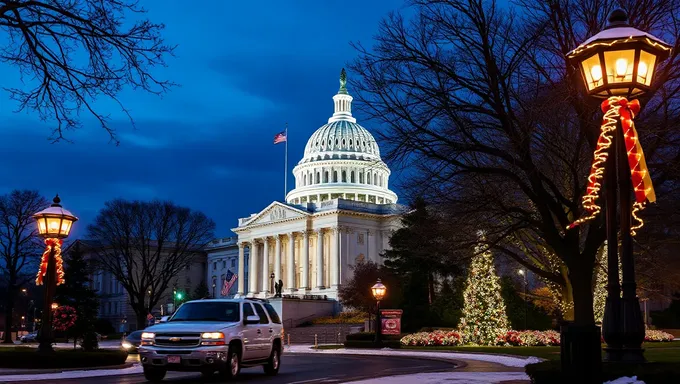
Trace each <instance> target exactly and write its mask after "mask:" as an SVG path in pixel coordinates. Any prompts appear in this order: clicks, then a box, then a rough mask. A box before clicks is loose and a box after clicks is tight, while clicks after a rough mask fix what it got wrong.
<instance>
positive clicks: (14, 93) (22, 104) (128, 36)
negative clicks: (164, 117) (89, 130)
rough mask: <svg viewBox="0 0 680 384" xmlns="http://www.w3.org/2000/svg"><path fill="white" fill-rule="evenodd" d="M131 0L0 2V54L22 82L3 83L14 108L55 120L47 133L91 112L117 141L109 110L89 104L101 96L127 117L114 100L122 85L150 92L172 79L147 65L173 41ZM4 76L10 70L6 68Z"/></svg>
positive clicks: (159, 62) (56, 134) (60, 135)
mask: <svg viewBox="0 0 680 384" xmlns="http://www.w3.org/2000/svg"><path fill="white" fill-rule="evenodd" d="M139 4H140V2H138V1H134V0H79V1H73V0H31V1H26V0H0V31H2V32H4V33H3V36H6V37H4V40H3V41H2V42H1V43H0V60H2V61H3V62H6V63H9V64H10V65H13V66H14V67H16V69H17V75H18V76H21V78H22V80H23V79H26V80H30V81H27V82H24V83H23V84H24V85H25V86H24V87H22V88H5V90H6V91H8V92H9V94H10V97H11V98H12V99H13V100H14V101H16V102H17V103H18V106H19V108H18V109H19V111H27V112H31V113H35V114H37V115H38V116H40V118H42V119H43V120H54V121H56V124H57V125H56V127H55V128H54V130H53V132H52V133H53V136H52V139H54V140H55V141H58V140H61V139H64V131H67V130H70V129H75V128H79V127H80V126H81V125H82V124H81V121H80V119H81V116H80V113H81V112H83V111H84V112H89V113H90V114H91V115H93V116H94V117H95V118H96V119H97V121H98V122H99V124H100V125H101V127H102V128H104V129H105V130H106V131H107V132H108V133H109V135H110V137H111V139H112V140H113V141H114V142H116V143H117V142H118V141H117V139H116V135H115V132H114V129H113V128H112V127H111V126H110V124H109V119H108V116H107V115H105V114H102V113H101V112H97V111H96V109H95V105H94V102H95V100H96V99H97V98H99V97H101V96H104V97H106V98H109V99H111V100H113V101H114V102H115V103H116V104H118V105H119V106H120V108H121V109H122V110H123V112H124V113H125V114H127V116H128V117H129V118H130V121H131V122H132V117H131V115H130V113H129V112H128V110H127V109H126V108H125V106H124V105H123V103H122V102H121V101H120V99H119V98H118V94H119V92H120V91H121V90H122V89H123V88H124V87H126V86H129V87H131V88H133V89H143V90H145V91H147V92H151V93H154V94H162V93H165V92H166V91H167V90H168V88H169V87H170V86H172V85H173V84H172V83H170V82H168V81H165V80H160V79H158V78H156V77H155V76H154V75H153V74H152V73H151V70H152V69H153V68H154V67H157V66H165V58H166V57H167V56H168V55H172V53H173V49H174V47H171V46H168V45H166V44H165V43H164V41H163V39H162V38H161V32H162V31H163V29H164V28H165V26H164V25H163V24H157V23H153V22H151V21H149V20H148V19H144V18H142V17H141V15H140V14H142V13H145V12H146V11H145V10H144V9H143V8H141V7H140V5H139ZM5 75H7V76H9V74H5Z"/></svg>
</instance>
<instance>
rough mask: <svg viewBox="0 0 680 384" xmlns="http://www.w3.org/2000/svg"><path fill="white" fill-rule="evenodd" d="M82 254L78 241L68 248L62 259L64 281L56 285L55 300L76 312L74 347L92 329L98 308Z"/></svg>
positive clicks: (72, 331) (73, 330)
mask: <svg viewBox="0 0 680 384" xmlns="http://www.w3.org/2000/svg"><path fill="white" fill-rule="evenodd" d="M84 256H85V255H84V253H83V251H82V249H81V246H80V243H79V242H76V243H75V244H74V245H73V247H71V248H70V249H69V250H68V254H67V256H66V258H65V261H64V264H65V266H64V272H65V273H66V282H65V283H64V284H62V285H59V286H57V292H56V300H55V301H56V302H57V303H59V304H60V305H70V306H72V307H73V308H75V309H76V313H77V314H78V318H77V320H76V324H75V326H73V328H72V329H71V335H72V336H73V337H74V341H73V344H74V348H75V346H76V342H77V340H78V338H80V337H82V336H83V335H84V334H85V333H87V332H89V331H93V330H94V324H95V321H96V320H97V311H98V309H99V300H98V298H97V294H96V292H95V291H94V290H93V289H92V288H90V278H89V266H88V264H89V263H88V261H87V260H86V259H85V257H84Z"/></svg>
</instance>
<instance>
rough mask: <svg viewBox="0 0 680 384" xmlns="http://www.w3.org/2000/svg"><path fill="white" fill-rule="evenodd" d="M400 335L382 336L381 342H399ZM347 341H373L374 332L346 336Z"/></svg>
mask: <svg viewBox="0 0 680 384" xmlns="http://www.w3.org/2000/svg"><path fill="white" fill-rule="evenodd" d="M401 338H402V335H382V339H383V340H396V341H399V340H401ZM347 340H348V341H373V340H375V332H358V333H350V334H349V335H347Z"/></svg>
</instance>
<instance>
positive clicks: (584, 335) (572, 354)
mask: <svg viewBox="0 0 680 384" xmlns="http://www.w3.org/2000/svg"><path fill="white" fill-rule="evenodd" d="M560 331H561V332H560V339H561V340H560V358H561V361H562V372H563V373H564V374H565V375H566V376H567V377H568V379H569V380H571V381H570V382H579V383H582V384H584V383H595V382H597V378H599V377H600V372H601V371H602V357H601V349H600V337H601V331H600V327H598V326H596V325H592V326H591V325H574V324H566V325H563V326H562V327H561V330H560ZM600 383H601V381H600Z"/></svg>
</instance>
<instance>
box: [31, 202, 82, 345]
mask: <svg viewBox="0 0 680 384" xmlns="http://www.w3.org/2000/svg"><path fill="white" fill-rule="evenodd" d="M60 202H61V199H59V195H57V196H56V197H55V198H54V200H53V204H52V205H51V206H49V207H48V208H46V209H44V210H42V211H40V212H38V213H36V214H35V215H33V218H34V219H35V220H36V222H37V224H38V233H39V235H40V237H42V238H43V239H45V244H46V246H47V248H46V249H45V252H44V253H43V255H42V260H41V262H40V269H39V271H38V276H37V277H36V284H37V285H41V284H44V285H45V298H44V302H43V311H42V321H41V324H40V332H39V341H40V345H39V346H38V351H39V352H53V349H52V339H53V336H52V298H53V297H54V292H55V290H56V288H57V285H59V284H62V283H63V282H64V270H63V267H62V258H61V244H62V242H63V239H65V238H67V237H68V235H69V233H71V228H72V226H73V223H74V222H76V221H77V220H78V218H77V217H75V216H73V214H71V212H69V211H67V210H65V209H64V208H62V206H61V205H60Z"/></svg>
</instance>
